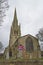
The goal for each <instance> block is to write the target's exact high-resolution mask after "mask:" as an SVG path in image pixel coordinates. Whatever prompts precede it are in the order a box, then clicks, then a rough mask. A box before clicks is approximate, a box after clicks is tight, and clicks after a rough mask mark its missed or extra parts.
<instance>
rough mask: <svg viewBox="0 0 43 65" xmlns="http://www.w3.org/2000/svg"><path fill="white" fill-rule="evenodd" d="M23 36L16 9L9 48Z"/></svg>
mask: <svg viewBox="0 0 43 65" xmlns="http://www.w3.org/2000/svg"><path fill="white" fill-rule="evenodd" d="M20 36H21V31H20V25H18V19H17V13H16V8H15V13H14V19H13V23H12V26H11V31H10V40H9V46H12V45H13V44H14V42H15V41H16V40H17V38H19V37H20Z"/></svg>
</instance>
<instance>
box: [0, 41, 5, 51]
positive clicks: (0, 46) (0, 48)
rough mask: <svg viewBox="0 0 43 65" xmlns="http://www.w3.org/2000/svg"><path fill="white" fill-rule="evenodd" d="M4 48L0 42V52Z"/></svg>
mask: <svg viewBox="0 0 43 65" xmlns="http://www.w3.org/2000/svg"><path fill="white" fill-rule="evenodd" d="M2 50H4V47H3V44H2V43H1V42H0V52H1V51H2Z"/></svg>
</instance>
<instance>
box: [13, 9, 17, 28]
mask: <svg viewBox="0 0 43 65" xmlns="http://www.w3.org/2000/svg"><path fill="white" fill-rule="evenodd" d="M13 26H14V28H17V27H18V20H17V13H16V8H15V12H14V19H13Z"/></svg>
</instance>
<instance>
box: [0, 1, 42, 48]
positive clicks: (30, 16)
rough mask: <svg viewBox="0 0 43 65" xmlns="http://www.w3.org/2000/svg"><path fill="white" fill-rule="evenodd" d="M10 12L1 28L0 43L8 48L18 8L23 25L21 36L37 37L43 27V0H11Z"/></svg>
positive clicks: (19, 19) (18, 14)
mask: <svg viewBox="0 0 43 65" xmlns="http://www.w3.org/2000/svg"><path fill="white" fill-rule="evenodd" d="M9 5H10V7H9V10H8V12H6V13H7V16H6V18H5V19H4V20H5V21H4V23H3V26H1V27H0V41H1V42H2V43H3V45H4V46H5V47H6V46H7V45H8V42H9V34H10V27H11V24H12V22H13V16H14V10H15V7H16V11H17V18H18V22H19V23H20V24H21V34H22V35H26V34H31V35H33V36H35V35H36V34H37V32H38V31H39V29H40V28H42V27H43V0H9Z"/></svg>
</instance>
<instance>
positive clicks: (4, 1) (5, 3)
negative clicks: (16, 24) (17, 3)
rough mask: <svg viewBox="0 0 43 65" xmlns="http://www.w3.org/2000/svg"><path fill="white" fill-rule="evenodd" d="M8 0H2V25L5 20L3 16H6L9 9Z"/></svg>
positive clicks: (0, 22) (0, 17) (0, 19)
mask: <svg viewBox="0 0 43 65" xmlns="http://www.w3.org/2000/svg"><path fill="white" fill-rule="evenodd" d="M8 8H9V5H8V0H0V26H1V24H2V22H4V20H3V18H4V16H6V13H5V12H6V11H7V10H8Z"/></svg>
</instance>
